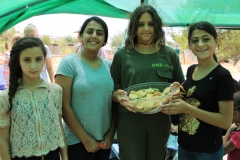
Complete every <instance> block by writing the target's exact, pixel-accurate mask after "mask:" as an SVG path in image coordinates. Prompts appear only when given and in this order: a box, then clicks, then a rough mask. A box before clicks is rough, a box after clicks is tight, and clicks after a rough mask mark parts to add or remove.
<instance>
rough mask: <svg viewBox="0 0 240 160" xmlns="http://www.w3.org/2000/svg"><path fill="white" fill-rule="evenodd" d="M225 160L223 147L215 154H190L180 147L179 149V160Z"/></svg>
mask: <svg viewBox="0 0 240 160" xmlns="http://www.w3.org/2000/svg"><path fill="white" fill-rule="evenodd" d="M222 159H223V147H221V148H220V149H219V150H218V151H217V152H215V153H197V152H189V151H187V150H184V149H183V148H181V147H180V146H179V148H178V160H222Z"/></svg>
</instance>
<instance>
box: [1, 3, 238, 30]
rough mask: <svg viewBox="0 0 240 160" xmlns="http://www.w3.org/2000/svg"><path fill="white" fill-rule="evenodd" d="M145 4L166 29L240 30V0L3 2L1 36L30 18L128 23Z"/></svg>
mask: <svg viewBox="0 0 240 160" xmlns="http://www.w3.org/2000/svg"><path fill="white" fill-rule="evenodd" d="M142 2H144V3H146V4H150V5H152V6H153V7H154V8H156V10H157V11H158V13H159V15H160V16H161V17H162V19H163V22H164V24H165V25H166V26H186V25H188V24H189V23H192V22H196V21H202V20H204V21H209V22H211V23H213V24H214V25H215V26H216V27H219V28H237V29H239V28H240V9H239V8H240V0H0V6H1V10H0V34H1V33H3V32H4V31H5V30H7V29H9V28H11V27H13V26H14V25H16V24H17V23H19V22H21V21H24V20H26V19H28V18H30V17H33V16H38V15H46V14H57V13H73V14H84V15H98V16H105V17H113V18H126V19H127V18H128V17H129V13H131V12H132V11H133V10H134V9H135V8H136V7H137V6H139V5H140V4H141V3H142ZM63 21H64V19H63ZM46 27H47V23H46Z"/></svg>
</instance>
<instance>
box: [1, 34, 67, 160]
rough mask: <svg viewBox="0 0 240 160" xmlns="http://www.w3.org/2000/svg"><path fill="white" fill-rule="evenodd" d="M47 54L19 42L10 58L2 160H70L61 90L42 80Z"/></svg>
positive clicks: (30, 42)
mask: <svg viewBox="0 0 240 160" xmlns="http://www.w3.org/2000/svg"><path fill="white" fill-rule="evenodd" d="M45 56H46V50H45V47H44V45H43V43H42V41H41V40H40V39H38V38H34V37H24V38H21V39H19V40H18V41H17V42H16V43H15V44H14V46H13V47H12V50H11V55H10V62H9V67H10V85H9V89H6V90H4V91H3V92H1V93H0V159H3V160H10V159H12V160H42V159H44V160H60V154H59V152H60V153H61V158H62V160H68V157H67V150H66V145H65V138H64V134H63V128H62V121H61V115H62V88H61V87H60V86H59V85H57V84H53V83H48V82H44V81H43V80H42V79H41V78H40V73H41V71H42V67H43V65H44V63H45Z"/></svg>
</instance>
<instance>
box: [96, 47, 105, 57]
mask: <svg viewBox="0 0 240 160" xmlns="http://www.w3.org/2000/svg"><path fill="white" fill-rule="evenodd" d="M98 56H100V57H102V58H107V53H106V50H105V49H104V48H100V49H99V51H98Z"/></svg>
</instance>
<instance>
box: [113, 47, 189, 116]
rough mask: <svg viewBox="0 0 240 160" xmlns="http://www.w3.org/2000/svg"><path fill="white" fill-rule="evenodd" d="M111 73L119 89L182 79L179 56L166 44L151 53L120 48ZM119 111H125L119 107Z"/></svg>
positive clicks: (180, 80)
mask: <svg viewBox="0 0 240 160" xmlns="http://www.w3.org/2000/svg"><path fill="white" fill-rule="evenodd" d="M111 75H112V78H113V81H114V84H115V85H116V84H120V89H125V88H127V87H129V86H132V85H136V84H139V83H146V82H168V83H172V82H175V81H177V82H180V83H182V82H183V81H184V76H183V72H182V67H181V64H180V61H179V57H178V55H177V54H176V52H175V51H174V49H172V48H171V47H168V46H161V49H160V50H159V51H158V52H156V53H152V54H141V53H139V52H137V51H136V50H135V49H128V48H122V49H121V50H119V51H117V52H116V53H115V55H114V58H113V62H112V66H111ZM119 111H120V112H127V110H126V109H125V108H124V107H119Z"/></svg>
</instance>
